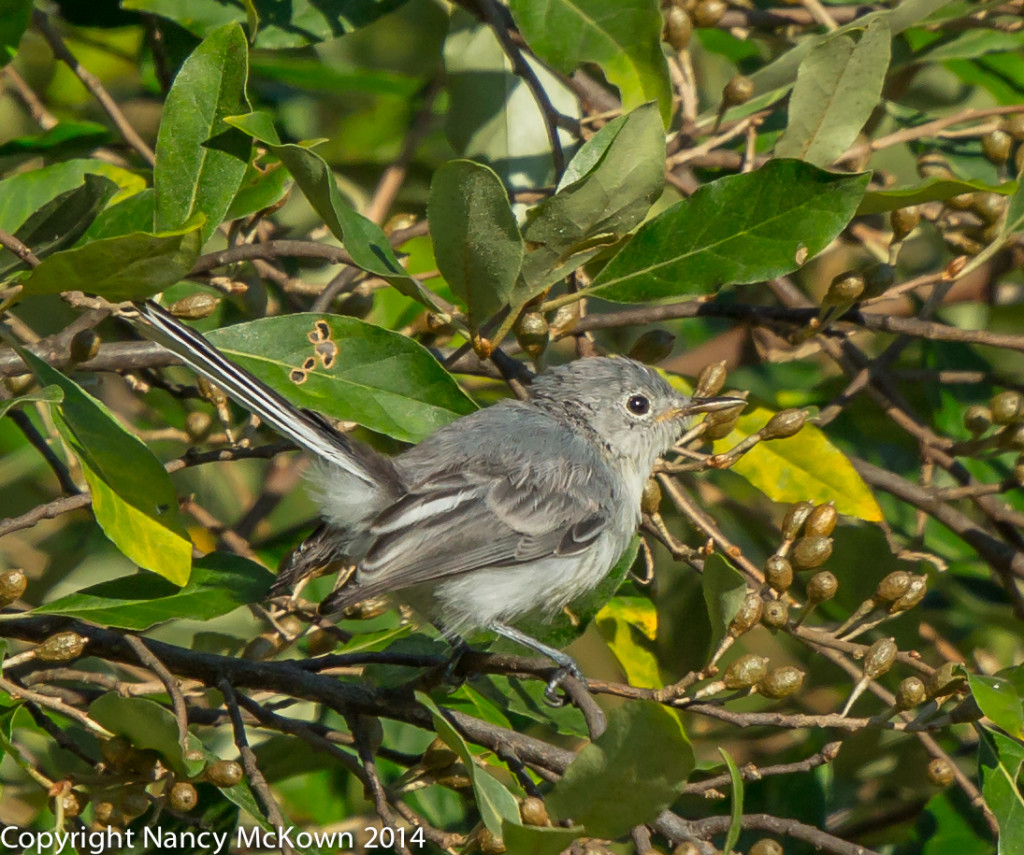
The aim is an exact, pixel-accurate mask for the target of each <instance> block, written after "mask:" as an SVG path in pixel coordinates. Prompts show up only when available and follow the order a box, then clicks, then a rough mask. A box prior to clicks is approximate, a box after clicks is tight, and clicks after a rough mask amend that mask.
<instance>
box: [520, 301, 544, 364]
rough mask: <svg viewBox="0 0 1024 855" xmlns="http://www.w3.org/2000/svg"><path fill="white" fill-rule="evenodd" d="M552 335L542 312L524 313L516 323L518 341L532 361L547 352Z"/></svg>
mask: <svg viewBox="0 0 1024 855" xmlns="http://www.w3.org/2000/svg"><path fill="white" fill-rule="evenodd" d="M550 333H551V328H550V327H549V326H548V322H547V319H546V318H545V317H544V315H542V314H541V313H540V312H524V313H523V314H522V315H520V316H519V320H518V321H516V325H515V334H516V341H517V342H519V346H520V347H521V348H522V349H523V352H524V353H525V354H526V355H527V356H529V357H530V359H536V358H537V357H539V356H540V355H541V354H542V353H543V352H544V351H545V350H547V346H548V341H549V339H550Z"/></svg>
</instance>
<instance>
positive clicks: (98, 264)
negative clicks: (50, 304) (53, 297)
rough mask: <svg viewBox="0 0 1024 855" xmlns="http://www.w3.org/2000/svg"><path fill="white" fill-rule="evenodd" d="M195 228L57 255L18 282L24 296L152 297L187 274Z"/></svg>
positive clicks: (195, 251) (196, 243)
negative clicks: (69, 293) (77, 293)
mask: <svg viewBox="0 0 1024 855" xmlns="http://www.w3.org/2000/svg"><path fill="white" fill-rule="evenodd" d="M199 226H200V223H199V222H194V223H192V224H186V225H185V226H183V227H182V228H180V229H176V230H173V231H167V232H161V233H159V234H150V233H148V232H136V233H135V234H128V235H122V236H120V237H112V238H104V239H102V240H95V241H92V242H91V243H87V244H85V245H84V246H79V247H75V248H73V249H67V250H64V251H63V252H58V253H56V254H55V255H51V256H50V257H49V258H47V259H46V260H45V261H43V263H42V264H40V265H39V266H38V267H36V268H34V269H33V270H32V272H31V273H30V274H29V275H28V277H27V278H26V279H25V280H24V281H23V283H22V284H23V285H24V288H25V291H24V293H25V294H26V295H30V294H60V293H62V292H64V291H85V292H86V293H89V294H98V295H99V296H101V297H106V298H107V299H108V300H115V301H116V300H139V299H142V298H144V297H151V296H153V295H154V294H157V293H159V292H160V291H163V290H164V289H165V288H167V287H168V286H170V285H173V284H174V283H175V282H178V281H180V280H181V279H183V278H184V277H185V276H186V275H187V274H188V272H189V270H191V269H192V265H193V264H194V263H195V260H196V258H197V257H198V256H199V249H200V247H201V245H202V236H201V235H200V233H199Z"/></svg>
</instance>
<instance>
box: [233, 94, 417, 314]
mask: <svg viewBox="0 0 1024 855" xmlns="http://www.w3.org/2000/svg"><path fill="white" fill-rule="evenodd" d="M227 121H228V124H230V125H232V126H234V127H236V128H239V129H241V130H243V131H245V132H246V133H247V134H249V135H250V136H252V137H253V138H254V139H256V140H259V141H260V142H262V143H263V144H264V145H267V146H269V147H270V150H271V151H273V152H274V154H276V155H277V156H278V157H279V158H281V162H282V163H283V164H284V165H285V167H287V169H288V171H289V172H290V173H291V174H292V177H293V178H294V179H295V183H296V184H298V185H299V189H300V190H302V192H303V194H304V195H305V197H306V199H307V200H308V201H309V204H310V205H312V206H313V210H315V211H316V212H317V213H318V214H319V215H320V216H321V217H322V218H323V221H324V223H325V224H326V225H327V228H329V229H330V230H331V233H332V234H333V235H334V236H335V237H336V238H337V239H338V240H340V241H341V242H342V243H344V245H345V249H346V250H347V251H348V254H349V255H351V256H352V260H353V261H354V262H355V263H356V264H357V265H358V266H359V267H361V268H362V269H363V270H365V271H367V272H368V273H373V274H376V275H377V276H380V277H381V278H382V279H386V280H387V281H388V282H390V283H391V284H392V285H394V286H395V288H397V289H398V290H399V291H400V292H401V293H403V294H405V296H407V297H411V298H413V299H414V300H418V301H419V302H421V303H423V304H424V305H425V306H427V307H429V308H434V305H433V299H432V297H431V295H430V293H429V292H428V291H427V290H426V289H425V288H423V287H422V286H421V285H420V284H419V282H417V281H416V280H415V279H413V278H412V277H411V276H409V274H408V273H406V272H405V270H404V268H403V267H402V265H401V264H399V263H398V259H397V258H396V257H395V251H394V250H393V249H392V248H391V244H390V243H389V242H388V239H387V235H385V234H384V232H383V231H381V229H380V227H379V226H378V225H376V224H375V223H373V222H372V221H371V220H368V219H366V217H364V216H362V214H359V213H357V212H356V211H355V210H353V209H352V208H351V207H350V206H349V205H348V204H346V203H345V201H344V200H343V199H342V198H341V193H340V192H339V190H338V183H337V181H335V179H334V173H332V172H331V168H330V167H329V166H328V165H327V161H325V160H324V159H323V158H322V157H321V156H320V155H318V154H317V153H316V152H314V151H311V150H310V149H308V148H306V147H305V146H301V145H296V144H294V143H289V144H287V145H284V144H282V143H281V140H280V138H279V137H278V135H277V131H276V130H275V128H274V124H273V119H271V117H270V116H269V115H268V114H267V113H259V112H256V113H248V114H246V115H244V116H233V117H231V118H229V119H228V120H227Z"/></svg>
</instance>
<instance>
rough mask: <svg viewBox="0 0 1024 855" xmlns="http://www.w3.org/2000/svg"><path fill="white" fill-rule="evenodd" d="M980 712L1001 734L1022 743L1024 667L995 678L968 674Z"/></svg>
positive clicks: (1018, 667) (1023, 726)
mask: <svg viewBox="0 0 1024 855" xmlns="http://www.w3.org/2000/svg"><path fill="white" fill-rule="evenodd" d="M967 681H968V682H969V683H970V686H971V694H972V695H974V699H975V700H976V701H977V702H978V706H979V707H980V708H981V711H982V712H983V713H984V714H985V715H986V716H988V717H989V718H990V719H992V721H993V723H995V724H997V725H998V726H999V727H1001V728H1002V729H1003V730H1005V731H1006V732H1007V733H1009V734H1010V736H1013V737H1015V738H1017V739H1024V665H1018V666H1017V667H1016V668H1015V669H1012V670H1010V671H1008V672H1003V673H1001V674H999V675H997V676H995V677H987V676H985V675H984V674H972V673H968V674H967Z"/></svg>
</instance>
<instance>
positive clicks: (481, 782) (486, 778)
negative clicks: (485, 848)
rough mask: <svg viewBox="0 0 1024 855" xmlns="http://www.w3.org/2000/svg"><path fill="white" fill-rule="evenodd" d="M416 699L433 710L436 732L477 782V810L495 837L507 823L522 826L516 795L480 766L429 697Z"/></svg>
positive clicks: (475, 784)
mask: <svg viewBox="0 0 1024 855" xmlns="http://www.w3.org/2000/svg"><path fill="white" fill-rule="evenodd" d="M416 697H417V698H418V700H419V701H420V703H421V704H423V705H424V706H425V707H426V708H427V709H428V710H429V711H430V716H431V718H433V720H434V729H435V730H436V731H437V735H438V736H439V737H441V739H443V740H444V742H445V743H446V744H447V745H448V747H449V748H451V749H452V750H453V751H455V753H456V754H458V755H459V757H460V758H461V760H462V763H463V765H464V766H465V767H466V772H467V774H468V775H469V778H470V780H471V781H472V782H473V794H474V795H475V796H476V804H477V808H478V809H479V810H480V816H481V818H482V819H483V821H484V825H486V826H487V828H488V829H490V831H491V833H492V834H494V836H495V837H498V838H500V837H501V829H502V824H503V823H505V822H507V823H511V824H514V825H518V824H520V819H519V804H518V803H517V802H516V798H515V796H513V795H512V793H510V792H509V791H508V790H507V789H505V787H504V786H503V785H502V784H500V783H499V782H498V781H497V779H495V778H492V777H491V776H490V775H489V774H488V773H487V772H485V771H484V770H483V769H481V768H480V767H479V766H477V764H476V760H475V758H474V757H473V753H472V752H471V751H470V750H469V746H468V745H466V743H465V742H464V741H463V739H462V737H461V736H459V733H458V731H457V730H456V729H455V728H454V727H453V726H452V725H451V723H450V722H449V721H448V719H447V718H445V716H444V713H443V712H442V711H441V710H440V709H438V707H437V705H436V704H435V703H434V702H433V701H432V700H431V699H430V698H429V697H427V696H426V695H424V694H422V693H419V692H418V693H417V694H416Z"/></svg>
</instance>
